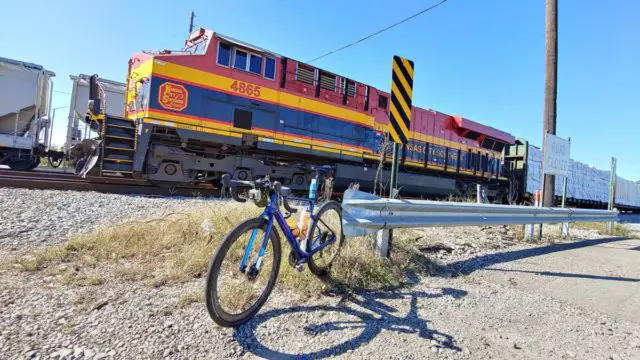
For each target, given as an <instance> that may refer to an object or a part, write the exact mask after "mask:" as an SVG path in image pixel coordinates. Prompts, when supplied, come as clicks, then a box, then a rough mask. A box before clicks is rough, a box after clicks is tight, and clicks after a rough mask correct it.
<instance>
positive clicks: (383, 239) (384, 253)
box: [376, 229, 392, 257]
mask: <svg viewBox="0 0 640 360" xmlns="http://www.w3.org/2000/svg"><path fill="white" fill-rule="evenodd" d="M391 236H392V235H391V231H390V230H389V229H382V230H378V232H377V233H376V254H378V256H379V257H389V240H390V238H391Z"/></svg>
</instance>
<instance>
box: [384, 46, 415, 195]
mask: <svg viewBox="0 0 640 360" xmlns="http://www.w3.org/2000/svg"><path fill="white" fill-rule="evenodd" d="M392 64H393V66H392V68H393V70H392V71H391V106H390V107H389V135H390V136H391V139H392V140H393V160H392V163H391V190H390V193H391V194H392V196H393V193H394V189H396V188H397V185H398V162H399V161H398V158H399V157H400V145H401V144H402V145H405V144H407V143H408V142H409V138H410V131H411V102H412V98H413V61H411V60H408V59H405V58H402V57H400V56H394V57H393V63H392Z"/></svg>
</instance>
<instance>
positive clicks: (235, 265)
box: [217, 228, 273, 314]
mask: <svg viewBox="0 0 640 360" xmlns="http://www.w3.org/2000/svg"><path fill="white" fill-rule="evenodd" d="M266 235H267V233H266V232H265V231H264V230H263V229H258V228H255V229H250V230H248V231H246V232H245V233H243V234H242V235H240V236H239V237H238V238H237V239H236V240H235V241H234V242H233V244H231V246H230V247H229V250H228V251H227V254H226V256H225V258H224V260H223V261H222V264H221V265H220V272H219V275H218V281H217V288H218V292H217V298H218V302H219V303H220V306H221V307H222V308H223V309H224V310H225V311H226V312H228V313H230V314H239V313H242V312H244V311H246V310H247V309H249V308H250V307H251V306H253V304H255V302H256V301H257V299H258V298H259V297H260V296H261V295H262V293H263V292H264V291H265V289H266V287H267V283H268V281H269V276H270V274H271V270H272V264H273V251H271V249H270V248H269V245H270V244H272V242H270V241H268V237H267V236H266ZM260 237H262V239H263V241H262V246H260V247H257V246H253V245H254V242H255V239H256V238H260Z"/></svg>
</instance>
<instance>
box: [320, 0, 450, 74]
mask: <svg viewBox="0 0 640 360" xmlns="http://www.w3.org/2000/svg"><path fill="white" fill-rule="evenodd" d="M447 1H449V0H441V1H440V2H439V3H437V4H435V5H431V6H430V7H428V8H426V9H423V10H421V11H419V12H417V13H415V14H413V15H411V16H408V17H406V18H404V19H402V20H400V21H398V22H396V23H394V24H391V25H389V26H387V27H385V28H384V29H380V30H378V31H376V32H374V33H371V34H369V35H367V36H365V37H363V38H361V39H359V40H356V41H354V42H352V43H349V44H347V45H344V46H342V47H340V48H337V49H335V50H332V51H329V52H328V53H326V54H324V55H320V56H318V57H316V58H314V59H312V60H310V61H307V64H310V63H312V62H314V61H317V60H320V59H322V58H324V57H327V56H329V55H332V54H335V53H337V52H339V51H342V50H344V49H347V48H349V47H351V46H354V45H357V44H359V43H361V42H363V41H365V40H368V39H371V38H372V37H374V36H376V35H379V34H381V33H383V32H385V31H387V30H389V29H391V28H394V27H396V26H398V25H400V24H402V23H405V22H407V21H409V20H411V19H413V18H415V17H418V16H420V15H422V14H424V13H426V12H429V11H431V10H433V9H435V8H437V7H438V6H440V5H442V4H444V3H446V2H447Z"/></svg>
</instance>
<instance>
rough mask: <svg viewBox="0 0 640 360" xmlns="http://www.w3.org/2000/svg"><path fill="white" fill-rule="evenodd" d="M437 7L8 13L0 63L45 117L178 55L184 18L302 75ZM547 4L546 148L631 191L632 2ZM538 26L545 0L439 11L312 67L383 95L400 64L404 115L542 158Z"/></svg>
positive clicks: (634, 122)
mask: <svg viewBox="0 0 640 360" xmlns="http://www.w3.org/2000/svg"><path fill="white" fill-rule="evenodd" d="M436 2H437V0H433V1H424V2H423V1H401V0H396V1H393V2H389V1H378V0H369V1H360V0H357V1H338V0H325V1H317V2H312V1H294V0H279V1H257V0H256V1H233V0H227V1H214V0H209V1H171V2H168V1H146V0H138V1H121V0H113V1H101V2H89V1H64V0H61V1H12V2H10V5H5V6H4V8H3V10H4V16H3V21H2V22H0V56H3V57H8V58H13V59H18V60H23V61H29V62H34V63H38V64H42V65H44V66H45V67H46V68H47V69H50V70H53V71H55V72H56V73H57V79H56V83H55V88H56V91H57V92H56V93H55V95H54V97H55V99H54V105H55V106H67V105H68V104H69V98H70V96H69V93H70V92H71V81H70V80H69V75H70V74H78V73H87V74H91V73H97V74H99V75H100V76H101V77H104V78H108V79H112V80H120V81H124V78H125V76H126V71H127V60H128V58H129V57H130V55H131V53H133V52H135V51H139V50H141V49H164V48H169V49H177V48H179V47H180V46H181V45H182V43H183V41H184V38H185V37H186V33H187V30H188V17H189V13H190V11H191V10H195V11H196V14H197V18H196V24H198V25H200V26H203V27H207V28H211V29H213V30H216V31H219V32H221V33H223V34H227V35H230V36H232V37H235V38H238V39H241V40H244V41H246V42H249V43H253V44H256V45H258V46H261V47H264V48H267V49H270V50H273V51H275V52H278V53H281V54H284V55H287V56H290V57H293V58H296V59H300V60H303V61H304V60H310V59H312V58H315V57H316V56H318V55H321V54H323V53H325V52H327V51H330V50H333V49H335V48H337V47H339V46H342V45H344V44H346V43H348V42H350V41H353V40H356V39H359V38H361V37H362V36H364V35H367V34H369V33H371V32H373V31H376V30H378V29H380V28H382V27H384V26H386V25H389V24H391V23H393V22H395V21H397V20H399V19H402V18H404V17H406V16H408V15H410V14H412V13H415V12H417V11H419V10H421V9H423V8H426V7H427V6H428V5H429V4H432V3H436ZM559 2H560V5H559V69H558V135H560V136H563V137H566V136H571V137H572V149H571V154H572V157H573V158H575V159H577V160H580V161H582V162H585V163H588V164H591V165H595V166H597V167H599V168H601V169H606V168H608V166H609V159H610V157H611V156H616V157H617V158H618V173H619V174H620V175H622V176H624V177H626V178H628V179H633V180H638V179H640V161H639V160H640V155H639V153H640V152H639V151H638V143H639V142H640V141H639V140H640V138H639V136H640V112H639V111H638V110H637V106H638V104H640V65H639V64H640V22H639V21H638V14H640V1H635V0H612V1H606V2H603V1H596V0H584V1H576V0H574V1H571V0H560V1H559ZM544 16H545V10H544V0H536V1H534V0H517V1H515V0H449V1H448V2H447V3H445V4H444V5H442V6H440V7H438V8H437V9H435V10H433V11H432V12H429V13H426V14H424V15H422V16H420V17H418V18H415V19H413V20H411V21H409V22H407V23H404V24H402V25H400V26H398V27H396V28H394V29H392V30H390V31H388V32H385V33H383V34H381V35H378V36H377V37H375V38H373V39H371V40H368V41H366V42H364V43H362V44H359V45H357V46H354V47H351V48H349V49H347V50H344V51H342V52H339V53H337V54H334V55H332V56H329V57H327V58H324V59H322V60H320V61H318V62H317V63H314V65H316V66H320V67H323V68H326V69H328V70H331V71H333V72H336V73H339V74H344V75H346V76H349V77H350V78H353V79H356V80H358V81H361V82H364V83H368V84H370V85H373V86H376V87H380V88H382V89H388V88H389V87H390V84H391V76H390V74H391V58H392V56H393V55H395V54H397V55H401V56H405V57H408V58H410V59H412V60H414V61H415V64H416V65H415V68H416V71H415V85H414V87H415V89H414V103H415V104H416V105H418V106H421V107H426V108H433V109H437V110H440V111H443V112H446V113H451V114H460V115H463V116H465V117H467V118H469V119H472V120H475V121H478V122H481V123H484V124H487V125H490V126H493V127H496V128H499V129H502V130H505V131H508V132H510V133H512V134H514V135H515V136H517V137H522V138H526V139H528V140H530V141H531V142H533V143H535V144H540V143H541V137H542V110H543V100H544V59H545V54H544V26H545V19H544ZM60 111H62V112H63V114H65V115H66V113H67V111H68V109H61V110H60ZM64 117H65V116H58V118H57V125H58V126H57V127H56V139H58V143H61V142H62V140H61V139H63V137H64V133H65V131H66V129H65V125H64V124H63V123H65V122H66V120H65V119H64Z"/></svg>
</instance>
